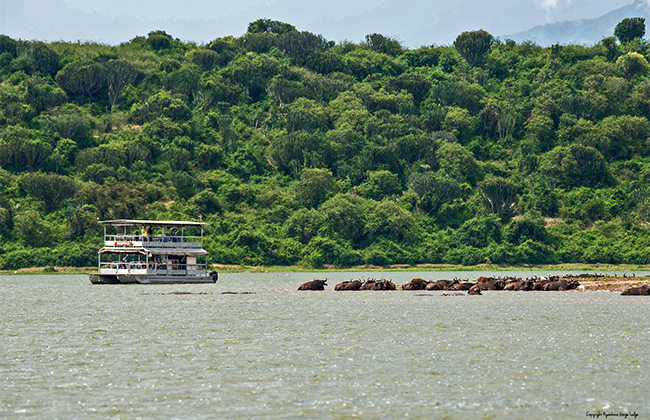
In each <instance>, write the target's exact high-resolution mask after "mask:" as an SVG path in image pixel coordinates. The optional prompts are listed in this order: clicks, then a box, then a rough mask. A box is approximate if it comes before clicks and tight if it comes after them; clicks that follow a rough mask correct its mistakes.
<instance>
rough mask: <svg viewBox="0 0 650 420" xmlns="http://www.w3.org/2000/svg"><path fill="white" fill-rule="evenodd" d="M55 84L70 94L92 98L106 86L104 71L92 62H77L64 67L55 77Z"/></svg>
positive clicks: (102, 67)
mask: <svg viewBox="0 0 650 420" xmlns="http://www.w3.org/2000/svg"><path fill="white" fill-rule="evenodd" d="M56 82H57V83H58V84H59V86H61V87H62V88H63V89H65V90H66V91H68V92H70V93H73V94H76V95H86V96H93V95H96V94H97V93H99V92H100V91H101V90H102V89H104V86H106V70H105V68H104V66H102V65H101V64H100V63H95V62H94V61H77V62H75V63H71V64H68V65H67V66H65V67H64V68H63V70H61V71H60V72H59V73H58V74H57V75H56Z"/></svg>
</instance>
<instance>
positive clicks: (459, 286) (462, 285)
mask: <svg viewBox="0 0 650 420" xmlns="http://www.w3.org/2000/svg"><path fill="white" fill-rule="evenodd" d="M475 285H476V283H470V282H468V281H459V282H457V283H454V284H452V285H451V286H449V288H448V289H447V290H463V291H465V290H469V289H471V288H472V287H474V286H475Z"/></svg>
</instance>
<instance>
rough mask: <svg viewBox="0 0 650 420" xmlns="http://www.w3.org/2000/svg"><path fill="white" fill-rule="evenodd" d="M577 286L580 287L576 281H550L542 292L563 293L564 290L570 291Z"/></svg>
mask: <svg viewBox="0 0 650 420" xmlns="http://www.w3.org/2000/svg"><path fill="white" fill-rule="evenodd" d="M578 286H580V283H578V282H577V281H576V280H569V281H567V280H564V279H562V280H558V281H552V282H550V283H548V284H547V285H545V286H544V289H543V290H544V291H549V292H550V291H558V292H563V291H565V290H572V289H576V288H577V287H578Z"/></svg>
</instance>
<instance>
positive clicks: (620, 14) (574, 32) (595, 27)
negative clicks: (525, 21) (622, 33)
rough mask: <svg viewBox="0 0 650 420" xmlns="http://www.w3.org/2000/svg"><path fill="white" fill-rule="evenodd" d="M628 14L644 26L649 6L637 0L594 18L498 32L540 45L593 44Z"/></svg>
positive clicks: (609, 33)
mask: <svg viewBox="0 0 650 420" xmlns="http://www.w3.org/2000/svg"><path fill="white" fill-rule="evenodd" d="M628 17H644V18H645V19H646V26H647V25H648V24H650V10H649V8H648V5H647V3H646V2H645V1H643V0H636V1H635V2H634V3H631V4H628V5H627V6H623V7H621V8H620V9H616V10H612V11H611V12H609V13H606V14H604V15H602V16H600V17H597V18H594V19H580V20H570V21H565V22H555V23H549V24H546V25H540V26H535V27H534V28H532V29H529V30H527V31H523V32H518V33H516V34H514V35H503V36H499V38H500V39H502V40H503V39H512V40H513V41H516V42H518V43H519V42H524V41H533V42H535V43H536V44H537V45H540V46H543V47H548V46H551V45H553V44H557V43H559V44H584V45H593V44H595V43H597V42H598V41H600V40H601V39H603V38H605V37H608V36H612V35H614V28H616V25H617V24H618V23H619V22H620V21H622V20H623V19H625V18H628ZM647 35H648V33H647V32H646V36H647Z"/></svg>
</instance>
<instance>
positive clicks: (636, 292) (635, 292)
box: [621, 284, 650, 296]
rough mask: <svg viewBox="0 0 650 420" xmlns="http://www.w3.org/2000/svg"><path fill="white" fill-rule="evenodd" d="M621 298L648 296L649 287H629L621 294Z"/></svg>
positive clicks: (649, 292) (649, 293) (645, 285)
mask: <svg viewBox="0 0 650 420" xmlns="http://www.w3.org/2000/svg"><path fill="white" fill-rule="evenodd" d="M621 295H622V296H650V285H647V284H644V285H643V286H639V287H630V288H629V289H627V290H625V291H624V292H623V293H621Z"/></svg>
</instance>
